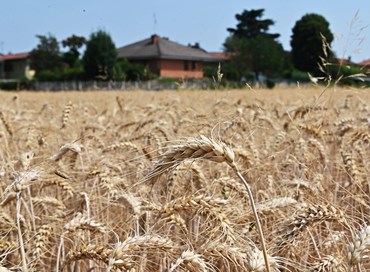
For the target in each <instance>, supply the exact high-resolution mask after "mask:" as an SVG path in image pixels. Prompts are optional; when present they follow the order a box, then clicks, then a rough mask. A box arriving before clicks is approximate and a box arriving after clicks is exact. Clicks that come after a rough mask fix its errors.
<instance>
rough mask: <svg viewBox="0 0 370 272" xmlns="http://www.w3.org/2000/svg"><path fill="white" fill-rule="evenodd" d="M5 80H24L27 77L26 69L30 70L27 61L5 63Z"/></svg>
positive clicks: (8, 61)
mask: <svg viewBox="0 0 370 272" xmlns="http://www.w3.org/2000/svg"><path fill="white" fill-rule="evenodd" d="M3 65H4V78H5V79H22V78H24V77H25V76H26V69H27V67H28V68H29V65H28V60H27V59H20V60H7V61H4V64H3Z"/></svg>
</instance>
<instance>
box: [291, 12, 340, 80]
mask: <svg viewBox="0 0 370 272" xmlns="http://www.w3.org/2000/svg"><path fill="white" fill-rule="evenodd" d="M292 32H293V34H292V36H291V42H290V44H291V46H292V61H293V64H294V67H295V68H297V69H299V70H301V71H304V72H310V73H312V74H314V75H319V74H321V73H320V69H319V65H322V64H323V63H322V58H323V59H330V58H331V57H332V56H333V54H332V52H331V51H330V50H327V49H328V48H327V46H330V44H331V43H332V41H333V39H334V36H333V34H332V32H331V31H330V28H329V22H328V21H327V20H326V19H325V18H324V17H323V16H321V15H318V14H314V13H311V14H306V15H304V16H303V17H302V18H301V19H300V20H298V21H297V22H296V23H295V25H294V27H293V29H292ZM323 37H324V39H325V40H326V41H323Z"/></svg>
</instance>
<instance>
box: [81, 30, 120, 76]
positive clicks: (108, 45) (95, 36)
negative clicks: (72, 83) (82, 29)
mask: <svg viewBox="0 0 370 272" xmlns="http://www.w3.org/2000/svg"><path fill="white" fill-rule="evenodd" d="M116 60H117V51H116V46H115V45H114V43H113V41H112V38H111V37H110V35H109V34H108V33H106V32H105V31H103V30H99V31H97V32H95V33H92V34H91V36H90V39H89V40H88V41H87V43H86V50H85V54H84V56H83V59H82V63H83V67H84V70H85V76H86V78H87V79H91V80H110V79H113V77H114V67H115V64H116Z"/></svg>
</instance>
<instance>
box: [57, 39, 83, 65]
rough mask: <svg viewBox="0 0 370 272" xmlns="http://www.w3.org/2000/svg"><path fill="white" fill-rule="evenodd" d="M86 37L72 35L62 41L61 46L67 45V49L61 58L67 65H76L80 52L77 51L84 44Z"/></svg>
mask: <svg viewBox="0 0 370 272" xmlns="http://www.w3.org/2000/svg"><path fill="white" fill-rule="evenodd" d="M85 43H86V39H85V38H84V37H82V36H76V35H72V36H70V37H68V38H66V39H65V40H63V41H62V45H63V47H68V48H69V51H67V52H65V53H64V54H63V60H64V62H65V63H66V64H68V66H69V67H71V68H73V67H78V66H79V64H80V63H79V60H80V59H79V58H80V52H79V51H78V50H79V49H80V48H81V47H82V46H83V45H84V44H85Z"/></svg>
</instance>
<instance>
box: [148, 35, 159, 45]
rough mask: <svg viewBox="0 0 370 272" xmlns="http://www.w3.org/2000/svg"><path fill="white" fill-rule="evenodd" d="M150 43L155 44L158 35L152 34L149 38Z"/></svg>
mask: <svg viewBox="0 0 370 272" xmlns="http://www.w3.org/2000/svg"><path fill="white" fill-rule="evenodd" d="M150 39H151V43H152V44H153V43H157V42H158V35H157V34H153V35H152V36H151V37H150Z"/></svg>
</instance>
